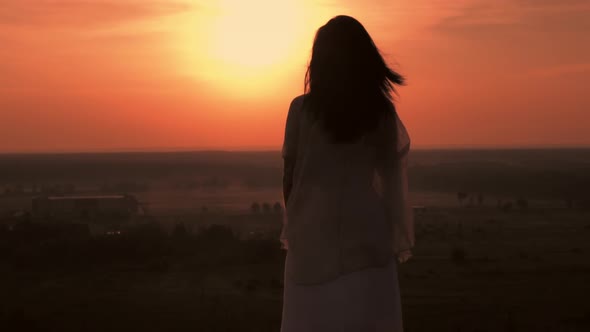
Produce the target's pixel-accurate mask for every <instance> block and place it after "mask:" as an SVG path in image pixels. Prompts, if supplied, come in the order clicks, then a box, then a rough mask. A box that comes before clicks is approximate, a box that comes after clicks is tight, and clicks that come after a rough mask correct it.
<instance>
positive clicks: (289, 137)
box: [280, 97, 413, 332]
mask: <svg viewBox="0 0 590 332" xmlns="http://www.w3.org/2000/svg"><path fill="white" fill-rule="evenodd" d="M303 107H304V105H303V98H302V97H298V98H296V99H294V101H293V102H292V104H291V107H290V109H289V115H288V119H287V126H286V130H285V143H284V145H283V158H285V160H286V161H287V160H294V161H295V162H294V167H293V168H292V169H293V170H292V171H289V172H287V171H286V172H285V179H287V180H288V179H292V183H293V184H292V189H291V190H290V196H289V199H288V202H287V204H286V214H285V216H286V218H285V219H284V227H283V230H282V232H281V236H280V239H281V242H282V243H283V248H284V249H286V250H287V256H286V262H285V271H284V272H285V274H284V294H283V312H282V324H281V332H348V331H350V332H402V330H403V324H402V310H401V302H400V291H399V284H398V276H397V266H398V262H397V260H396V258H397V259H399V260H400V261H402V262H403V261H405V259H407V257H408V256H409V255H410V254H411V253H410V250H409V249H410V248H411V247H412V246H413V222H412V216H411V209H409V208H408V204H407V199H406V197H407V181H406V180H407V177H406V175H405V169H406V166H405V165H406V161H407V159H406V155H407V150H408V149H409V136H408V135H407V132H406V130H405V128H404V127H403V124H402V123H401V120H399V118H398V117H397V115H396V113H395V112H390V113H387V114H388V115H387V116H386V117H385V118H384V120H383V125H382V126H380V127H378V128H377V130H376V131H375V132H374V133H368V134H367V135H366V136H365V137H363V138H362V139H361V140H359V141H358V142H356V143H353V144H333V143H331V142H330V140H329V139H328V138H326V134H325V133H324V132H323V130H322V129H321V127H320V126H317V125H316V122H314V121H313V120H312V119H311V117H309V116H307V113H306V112H304V111H303ZM392 107H393V105H392ZM394 126H397V127H396V128H394ZM394 134H395V135H398V137H395V136H392V137H390V136H388V135H394ZM371 139H375V140H377V139H383V142H384V143H383V146H384V147H385V148H383V149H382V150H377V147H379V146H377V147H376V145H374V144H372V143H371V142H373V141H371ZM378 142H381V141H378ZM389 142H393V143H395V144H392V145H391V146H389V145H388V144H389ZM377 151H385V152H384V153H385V154H386V155H385V156H386V157H387V158H385V159H384V160H386V161H385V162H382V161H380V160H381V159H379V158H378V157H379V156H378V154H377ZM390 165H393V166H390ZM287 169H288V167H287V162H286V170H287ZM376 174H377V175H378V174H382V175H383V176H381V177H378V178H377V179H378V180H379V181H377V182H375V181H374V178H375V175H376ZM287 187H289V186H287ZM382 188H384V189H382ZM388 211H389V212H390V213H387V212H388ZM373 259H374V261H372V260H373ZM377 262H378V264H372V263H377ZM369 263H371V264H369ZM378 266H380V267H378Z"/></svg>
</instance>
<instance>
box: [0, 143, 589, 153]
mask: <svg viewBox="0 0 590 332" xmlns="http://www.w3.org/2000/svg"><path fill="white" fill-rule="evenodd" d="M411 149H412V150H414V151H416V150H418V151H433V150H435V151H436V150H440V151H445V150H578V149H582V150H583V149H590V144H588V145H565V144H564V145H559V144H554V145H549V144H538V145H453V144H446V145H419V146H415V147H413V148H411ZM280 151H281V148H280V147H279V148H277V147H235V148H231V147H230V148H191V147H178V148H175V147H161V148H119V149H87V150H74V149H72V150H66V149H64V150H25V151H0V155H36V154H116V153H177V152H186V153H191V152H192V153H207V152H208V153H211V152H217V153H218V152H222V153H240V152H251V153H255V152H277V153H278V152H280Z"/></svg>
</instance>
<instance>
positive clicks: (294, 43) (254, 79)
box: [178, 0, 322, 94]
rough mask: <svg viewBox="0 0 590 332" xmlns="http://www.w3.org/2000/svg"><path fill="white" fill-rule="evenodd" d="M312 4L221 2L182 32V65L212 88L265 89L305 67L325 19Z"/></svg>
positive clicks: (304, 1)
mask: <svg viewBox="0 0 590 332" xmlns="http://www.w3.org/2000/svg"><path fill="white" fill-rule="evenodd" d="M312 3H313V2H311V1H307V0H249V1H244V0H219V1H218V2H215V5H211V6H210V7H207V8H208V10H207V11H206V12H204V11H203V10H201V11H199V12H197V13H196V15H197V16H196V17H195V16H193V17H191V18H190V20H191V21H192V23H190V24H189V25H188V26H186V27H185V28H183V35H182V36H180V38H181V39H180V40H179V41H178V43H179V45H183V46H182V47H184V48H185V50H187V48H188V52H183V53H184V56H185V59H186V61H183V62H184V63H189V66H190V67H191V68H193V69H191V71H192V72H193V73H194V76H195V77H196V78H197V79H200V80H206V81H207V82H208V83H212V84H210V85H212V86H216V87H218V88H222V89H225V90H227V89H233V91H239V92H240V93H245V94H250V93H252V92H259V91H263V90H265V89H267V88H268V87H270V86H272V84H276V82H277V81H278V80H279V78H280V77H281V75H284V74H285V72H288V71H289V70H293V68H297V67H299V66H301V68H303V66H304V65H305V62H306V61H307V57H308V56H309V51H310V49H311V42H312V38H313V31H315V29H316V28H317V26H318V24H319V22H320V21H321V19H320V18H321V16H322V15H321V11H320V10H317V8H313V7H314V5H312ZM195 36H197V38H195ZM187 41H190V43H187ZM187 44H188V45H187ZM189 45H190V46H189ZM182 70H186V67H184V69H182ZM273 82H274V83H273Z"/></svg>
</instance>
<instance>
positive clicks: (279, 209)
mask: <svg viewBox="0 0 590 332" xmlns="http://www.w3.org/2000/svg"><path fill="white" fill-rule="evenodd" d="M272 209H273V211H274V212H275V213H277V214H278V213H282V212H283V206H282V205H281V203H280V202H276V203H275V204H274V205H273V206H272Z"/></svg>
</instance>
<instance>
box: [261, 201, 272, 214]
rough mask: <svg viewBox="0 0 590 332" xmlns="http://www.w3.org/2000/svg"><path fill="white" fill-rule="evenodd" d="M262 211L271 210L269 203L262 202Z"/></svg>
mask: <svg viewBox="0 0 590 332" xmlns="http://www.w3.org/2000/svg"><path fill="white" fill-rule="evenodd" d="M262 211H264V213H270V212H271V211H272V208H271V206H270V203H267V202H264V203H263V204H262Z"/></svg>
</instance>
